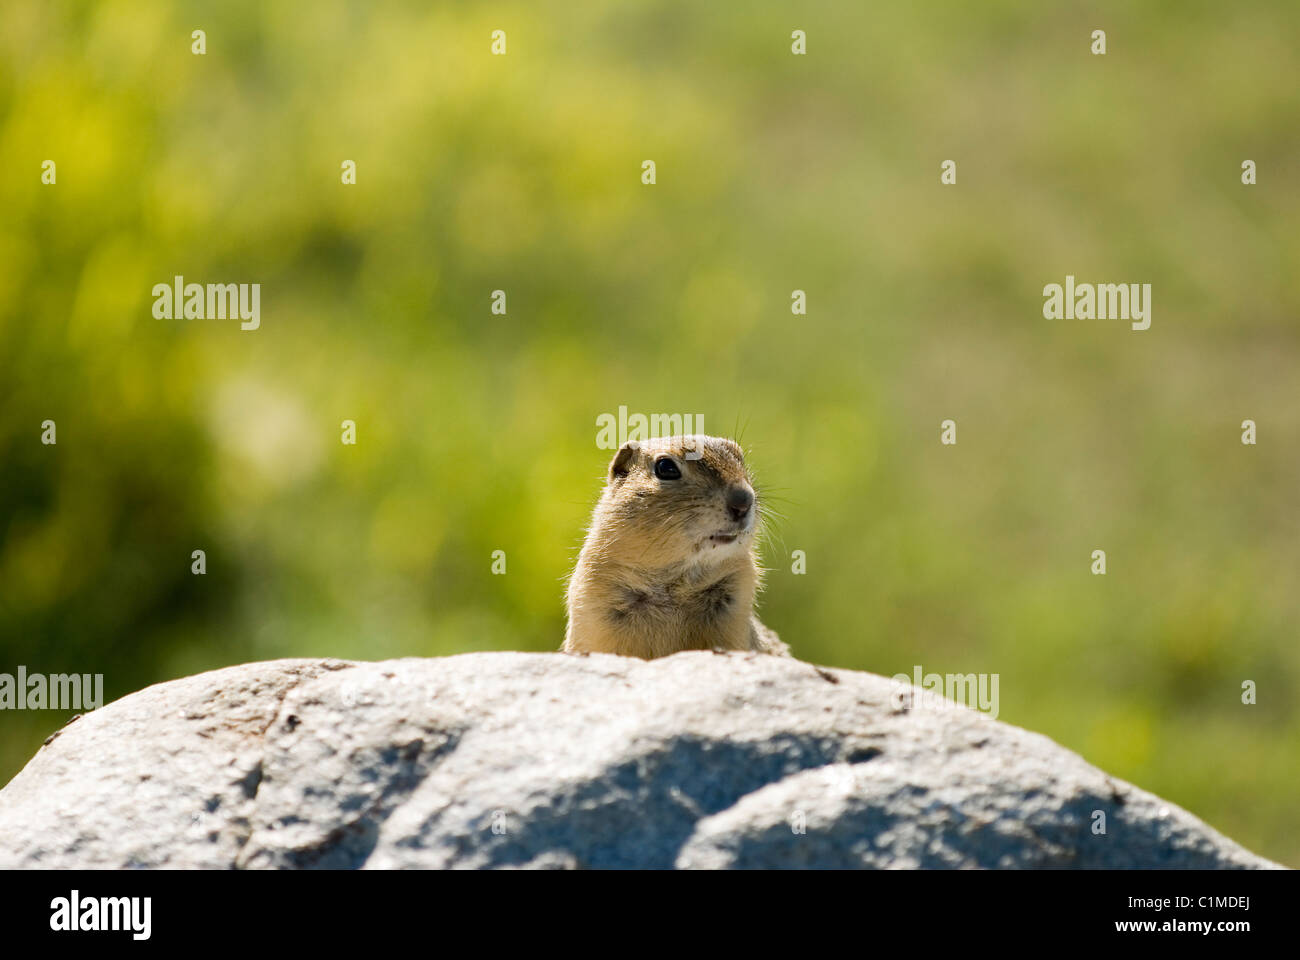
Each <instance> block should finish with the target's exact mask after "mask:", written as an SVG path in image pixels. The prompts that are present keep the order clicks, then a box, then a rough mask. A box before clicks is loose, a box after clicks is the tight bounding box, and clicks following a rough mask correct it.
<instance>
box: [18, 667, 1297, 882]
mask: <svg viewBox="0 0 1300 960" xmlns="http://www.w3.org/2000/svg"><path fill="white" fill-rule="evenodd" d="M1097 811H1100V812H1101V813H1103V814H1104V815H1105V824H1106V832H1105V834H1104V835H1099V834H1094V833H1093V824H1094V820H1095V817H1096V812H1097ZM673 866H677V867H695V868H718V867H1239V868H1249V867H1273V866H1276V864H1272V863H1270V862H1268V861H1266V860H1263V859H1261V858H1259V857H1257V856H1255V855H1254V854H1251V853H1250V852H1248V851H1246V850H1244V849H1243V848H1241V847H1240V846H1238V845H1237V844H1235V843H1233V842H1232V841H1231V840H1228V839H1227V838H1225V837H1223V836H1221V835H1220V834H1218V833H1216V832H1215V831H1214V830H1212V829H1211V828H1209V827H1207V826H1206V825H1205V824H1204V823H1202V822H1201V821H1200V820H1198V819H1196V818H1195V817H1193V816H1192V815H1191V814H1189V813H1187V812H1186V811H1184V810H1181V809H1179V808H1178V807H1175V806H1174V805H1173V804H1169V803H1165V802H1164V801H1162V800H1160V799H1159V798H1157V797H1154V796H1152V795H1151V794H1149V793H1146V792H1144V791H1142V790H1138V789H1137V788H1135V787H1133V786H1130V785H1129V784H1127V783H1124V782H1122V781H1120V780H1116V779H1114V778H1112V777H1108V776H1107V775H1106V774H1104V773H1102V772H1101V771H1100V770H1097V769H1096V768H1095V767H1092V766H1089V765H1088V764H1087V763H1085V762H1084V761H1083V760H1082V759H1081V758H1079V757H1078V756H1077V755H1075V754H1073V753H1071V752H1069V751H1068V750H1065V749H1063V748H1061V747H1059V746H1057V745H1056V744H1054V743H1053V742H1052V741H1050V740H1048V739H1047V738H1045V737H1042V736H1039V735H1037V734H1032V733H1028V732H1026V731H1023V730H1020V729H1018V728H1016V727H1012V726H1008V725H1006V724H1003V723H998V722H997V721H994V720H990V719H988V718H987V717H985V716H983V715H981V714H978V713H975V712H973V711H970V710H967V709H965V708H946V709H939V708H936V707H935V706H934V705H933V704H932V703H930V702H928V700H927V699H924V698H921V697H919V696H913V692H912V691H911V688H900V687H898V686H897V685H895V684H894V683H893V682H892V681H889V680H886V679H884V678H882V677H877V676H874V675H871V674H865V673H857V672H853V671H847V670H828V669H823V668H818V667H814V666H811V665H809V664H807V663H802V662H799V661H797V660H789V659H785V658H778V657H768V656H762V655H759V654H752V653H731V654H713V653H683V654H678V655H677V656H673V657H669V658H666V659H664V660H658V661H653V662H650V663H646V662H643V661H640V660H633V659H625V658H620V657H614V656H603V655H595V656H590V657H572V656H565V655H562V654H526V653H472V654H465V655H462V656H457V657H448V658H444V659H437V660H415V659H409V660H393V661H387V662H384V663H346V662H341V661H314V660H279V661H273V662H269V663H251V664H244V665H242V666H238V667H231V668H228V669H225V670H217V671H214V672H212V673H205V674H201V675H199V676H196V677H189V678H186V679H184V680H177V681H174V682H171V683H164V684H159V685H157V686H154V687H149V688H148V689H146V690H142V691H140V692H139V693H135V694H132V695H131V696H128V697H125V698H123V699H121V700H119V701H117V702H115V703H112V704H109V705H108V706H106V707H104V708H102V709H100V710H97V711H95V712H94V713H91V714H89V715H88V716H86V717H83V718H82V719H80V720H78V721H77V722H76V723H74V724H71V725H70V726H68V727H66V728H65V729H64V730H63V731H61V732H60V734H59V735H58V736H56V737H55V738H54V739H52V740H51V741H50V742H49V743H48V744H47V745H46V746H45V747H43V748H42V749H41V750H40V752H39V753H37V755H36V756H35V757H34V758H33V759H32V760H31V762H30V763H28V764H27V766H26V767H25V768H24V769H23V771H22V772H21V773H19V774H18V776H16V777H15V778H14V779H13V780H12V781H11V782H10V783H9V785H8V786H6V787H5V788H4V790H2V791H0V868H3V867H209V868H212V867H221V868H229V867H246V868H307V867H329V868H339V867H348V868H350V867H367V868H394V867H673Z"/></svg>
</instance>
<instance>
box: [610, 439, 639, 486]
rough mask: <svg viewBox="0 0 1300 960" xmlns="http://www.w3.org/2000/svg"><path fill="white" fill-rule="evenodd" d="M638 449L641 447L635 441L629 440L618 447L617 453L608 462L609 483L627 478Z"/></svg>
mask: <svg viewBox="0 0 1300 960" xmlns="http://www.w3.org/2000/svg"><path fill="white" fill-rule="evenodd" d="M640 449H641V447H640V446H639V445H638V444H637V442H636V441H635V440H629V441H628V442H627V443H625V444H623V446H621V447H619V449H618V453H616V454H614V459H613V460H611V461H610V462H609V479H610V481H611V482H613V481H614V480H622V479H623V478H624V477H626V476H627V474H628V471H629V470H631V469H632V459H633V458H634V457H635V456H636V455H637V451H638V450H640Z"/></svg>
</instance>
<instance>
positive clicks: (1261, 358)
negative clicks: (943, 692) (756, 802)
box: [0, 0, 1300, 866]
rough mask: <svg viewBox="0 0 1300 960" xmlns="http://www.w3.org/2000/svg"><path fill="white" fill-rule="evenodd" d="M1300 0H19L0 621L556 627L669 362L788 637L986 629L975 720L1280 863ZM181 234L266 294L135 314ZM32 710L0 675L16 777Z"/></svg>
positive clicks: (141, 662) (850, 649) (829, 653)
mask: <svg viewBox="0 0 1300 960" xmlns="http://www.w3.org/2000/svg"><path fill="white" fill-rule="evenodd" d="M431 8H433V9H431ZM200 28H201V29H204V30H205V31H206V34H207V53H206V54H205V55H203V56H195V55H193V54H192V53H191V52H190V44H191V40H190V34H191V31H192V30H194V29H200ZM795 28H800V29H803V30H805V31H807V35H808V54H807V55H806V56H793V55H791V52H790V32H791V30H793V29H795ZM1096 28H1102V29H1105V30H1106V31H1107V34H1108V48H1109V52H1108V53H1107V54H1106V55H1105V56H1104V57H1098V56H1093V55H1091V54H1090V53H1089V49H1088V48H1089V44H1090V38H1089V35H1090V33H1091V31H1092V30H1093V29H1096ZM495 29H503V30H505V31H506V32H507V36H508V53H507V55H506V56H504V57H495V56H491V55H490V54H489V46H490V34H491V31H492V30H495ZM1298 29H1300V5H1297V4H1295V3H1293V2H1288V0H1276V2H1271V3H1262V2H1242V3H1235V4H1222V3H1211V2H1208V0H1202V2H1173V0H1168V2H1153V3H1144V4H1132V3H1120V2H1108V3H1102V4H1090V5H1086V6H1085V5H1076V4H1044V3H1036V2H1030V0H1024V2H1019V3H1011V2H985V3H978V4H973V3H965V2H957V0H951V2H942V3H916V4H909V3H896V4H895V3H885V4H851V3H812V4H806V5H801V6H799V7H798V8H797V11H796V8H794V7H791V6H790V5H788V4H777V3H770V2H760V3H747V4H743V5H732V4H712V3H698V2H690V3H688V2H670V3H649V2H642V0H636V2H621V3H615V2H613V0H610V2H608V3H594V2H581V0H580V2H576V3H568V2H565V3H560V2H548V3H514V4H506V5H501V4H493V5H460V4H452V5H447V4H439V5H430V4H424V3H417V2H410V3H396V2H386V3H379V4H371V3H360V2H358V3H338V2H324V0H312V2H306V0H302V2H298V3H289V2H283V3H281V2H276V3H262V2H259V0H242V2H222V3H211V4H207V3H204V4H200V3H193V4H190V3H172V4H168V3H162V2H159V3H149V4H138V3H131V2H104V3H94V4H89V3H75V2H65V3H36V2H30V3H16V4H9V3H7V4H4V5H3V6H2V7H0V170H2V171H3V176H2V177H0V671H9V672H12V671H13V670H14V669H15V668H16V666H17V665H18V664H24V665H26V666H27V667H28V669H29V670H32V671H36V670H40V671H44V672H47V673H54V672H63V671H77V672H102V673H103V674H104V675H105V694H106V697H107V698H108V699H110V700H111V699H114V698H116V697H119V696H122V695H125V694H127V693H129V692H131V691H133V690H135V689H138V688H139V687H141V686H143V685H145V684H148V683H151V682H155V681H159V680H165V679H168V678H172V677H176V676H180V675H183V674H188V673H193V672H196V671H200V670H205V669H209V668H213V667H219V666H224V665H228V664H232V663H237V662H241V661H245V660H251V659H264V658H272V657H285V656H327V655H328V656H337V657H348V658H357V659H381V658H385V657H396V656H439V655H445V654H453V653H459V652H464V651H470V650H487V649H527V650H551V649H555V648H556V647H557V646H558V645H559V643H560V641H561V639H562V635H563V604H562V592H563V581H564V578H565V576H566V573H567V571H568V568H569V565H570V563H571V562H572V559H573V557H574V556H575V554H576V550H577V547H578V545H579V543H580V539H581V536H582V531H583V525H584V523H585V521H586V519H587V516H588V512H589V509H590V505H591V504H592V502H593V501H594V499H595V497H596V495H597V491H598V485H599V482H600V478H601V477H602V475H603V473H604V470H605V466H606V463H607V460H608V453H607V452H605V451H602V450H598V449H597V448H596V446H595V434H596V417H597V416H598V415H599V414H601V413H607V412H614V411H617V409H618V407H619V405H620V404H626V405H627V406H628V408H629V409H630V410H633V411H641V412H646V413H652V412H677V413H696V414H701V415H703V417H704V418H705V424H706V426H707V427H708V429H709V430H710V432H717V433H730V432H732V427H733V426H734V425H737V424H739V425H743V428H744V429H743V436H742V439H743V441H744V443H745V445H746V447H747V448H748V449H749V450H750V451H751V459H752V462H753V463H754V464H755V465H756V467H757V469H758V470H759V472H760V481H761V482H762V483H763V485H764V486H765V487H766V489H767V491H768V492H769V494H770V495H771V499H770V501H769V502H770V504H771V506H773V507H774V508H775V509H776V510H778V511H779V512H780V513H781V514H782V517H781V519H780V520H779V522H778V523H777V525H776V526H775V528H774V530H773V531H772V534H773V535H772V537H771V542H770V545H769V550H768V556H767V561H768V564H769V565H770V566H771V567H772V568H773V570H772V573H771V574H770V575H769V578H768V589H767V593H766V596H765V600H764V606H763V619H764V620H765V621H766V622H767V623H769V624H770V625H771V626H772V627H773V628H775V629H776V630H777V631H779V633H780V634H781V636H782V637H783V638H784V639H786V640H788V641H789V642H790V643H791V644H792V646H793V647H794V648H795V650H796V652H797V653H798V654H799V655H800V656H802V657H804V658H806V659H809V660H813V661H817V662H821V663H827V664H833V665H837V666H842V667H850V668H858V669H866V670H871V671H874V672H877V673H883V674H886V675H890V674H894V673H897V672H907V673H910V672H911V671H912V669H913V666H914V665H916V664H920V665H922V666H923V667H924V669H925V670H927V671H937V672H968V671H969V672H988V673H998V674H1000V677H1001V685H1000V695H1001V704H1000V706H1001V712H1000V719H1002V720H1006V721H1008V722H1011V723H1015V724H1019V725H1022V726H1024V727H1028V728H1030V729H1033V730H1037V731H1041V732H1043V733H1045V734H1047V735H1048V736H1050V737H1052V738H1053V739H1055V740H1057V741H1059V742H1060V743H1062V744H1065V745H1066V746H1068V747H1071V748H1073V749H1075V750H1077V751H1079V752H1080V753H1082V754H1083V755H1084V756H1085V757H1086V758H1087V759H1088V760H1090V761H1092V762H1093V763H1096V764H1098V765H1099V766H1101V767H1103V768H1104V769H1106V770H1108V771H1109V772H1111V773H1113V774H1115V775H1117V776H1120V777H1123V778H1125V779H1128V780H1131V781H1133V782H1135V783H1137V784H1138V785H1140V786H1142V787H1144V788H1147V789H1150V790H1152V791H1154V792H1157V793H1159V794H1161V795H1163V796H1165V797H1168V798H1169V799H1171V800H1173V801H1175V802H1177V803H1179V804H1181V805H1183V806H1185V807H1187V808H1188V809H1190V810H1191V811H1193V812H1195V813H1196V814H1198V815H1200V816H1201V817H1203V818H1204V819H1205V820H1207V821H1208V822H1209V823H1210V824H1212V825H1213V826H1215V827H1217V828H1219V829H1221V830H1223V831H1224V832H1226V833H1227V834H1229V835H1230V836H1232V837H1233V838H1235V839H1237V840H1239V841H1241V842H1242V843H1244V844H1246V845H1247V846H1249V847H1251V848H1253V849H1255V850H1256V851H1258V852H1259V853H1261V854H1264V855H1267V856H1271V857H1273V858H1275V859H1279V860H1281V861H1283V862H1286V863H1288V864H1291V865H1293V866H1300V830H1297V826H1300V819H1298V818H1300V814H1298V813H1297V809H1296V806H1295V798H1296V795H1297V787H1298V786H1300V748H1298V747H1300V712H1298V711H1297V709H1296V692H1297V690H1298V689H1300V644H1298V643H1297V639H1298V638H1297V627H1298V626H1300V589H1297V574H1298V573H1300V510H1297V506H1296V500H1295V497H1296V491H1297V486H1298V483H1297V478H1298V477H1300V403H1297V392H1296V373H1295V371H1296V369H1297V365H1300V271H1297V270H1296V264H1297V262H1300V233H1298V232H1297V230H1296V227H1295V225H1296V223H1297V222H1300V189H1298V186H1300V162H1298V161H1297V158H1298V157H1300V85H1298V84H1297V83H1296V82H1295V80H1296V77H1297V76H1300V48H1297V47H1296V45H1295V44H1294V43H1293V42H1292V40H1293V38H1294V37H1295V36H1296V35H1297V30H1298ZM46 159H53V160H54V161H55V162H56V163H57V184H56V185H53V186H48V185H43V184H42V183H41V182H40V174H41V164H42V162H43V161H44V160H46ZM349 159H350V160H355V161H356V164H357V183H356V185H355V186H344V185H342V184H341V183H340V164H341V163H342V161H344V160H349ZM646 159H653V160H655V161H656V163H657V168H658V169H657V180H658V182H657V183H656V184H655V185H654V186H643V185H642V184H641V182H640V173H641V163H642V161H643V160H646ZM946 159H952V160H955V161H956V162H957V178H958V182H957V185H956V186H942V185H941V184H940V182H939V174H940V163H941V162H942V161H943V160H946ZM1245 159H1251V160H1254V161H1255V162H1256V163H1257V164H1258V170H1259V183H1258V185H1256V186H1249V187H1248V186H1243V185H1242V184H1241V182H1240V169H1241V163H1242V161H1243V160H1245ZM176 274H183V275H184V276H185V277H186V278H187V279H192V280H195V281H198V282H223V283H224V282H246V283H253V282H256V283H260V284H261V285H262V300H261V312H262V322H261V328H260V329H259V330H257V331H255V332H242V331H241V330H240V329H239V324H238V322H237V321H220V320H184V319H179V320H157V319H154V317H153V315H152V312H151V307H152V295H151V292H150V291H151V288H152V286H153V285H154V284H155V283H168V282H170V281H171V278H172V277H173V276H174V275H176ZM1066 274H1072V275H1075V276H1077V277H1078V278H1080V279H1081V280H1086V281H1095V282H1134V283H1138V282H1141V283H1150V284H1152V286H1153V315H1152V325H1151V329H1149V330H1147V331H1144V332H1134V331H1131V330H1130V329H1129V328H1128V324H1127V323H1126V322H1124V321H1115V320H1106V321H1100V320H1091V321H1089V320H1073V321H1066V320H1052V321H1048V320H1045V319H1044V318H1043V316H1042V304H1043V299H1042V288H1043V286H1044V285H1045V284H1047V283H1052V282H1055V283H1060V282H1062V280H1063V278H1064V277H1065V275H1066ZM494 289H503V290H505V291H506V292H507V295H508V311H509V312H508V314H507V315H506V316H494V315H492V314H491V313H490V311H489V303H490V295H491V291H493V290H494ZM795 289H802V290H806V291H807V292H808V315H807V316H794V315H792V314H791V311H790V297H791V291H792V290H795ZM347 418H350V419H354V420H355V421H356V423H357V435H358V443H357V445H356V446H355V447H351V446H343V445H342V444H340V442H339V436H340V422H341V421H342V420H344V419H347ZM946 418H953V419H955V420H956V421H957V423H958V431H959V432H958V441H959V442H958V444H957V445H956V446H953V447H945V446H941V445H940V443H939V424H940V422H941V421H942V420H944V419H946ZM1246 418H1252V419H1254V420H1256V421H1257V422H1258V424H1259V443H1258V445H1257V446H1253V447H1251V446H1243V445H1242V444H1241V443H1240V440H1239V435H1240V424H1241V421H1242V420H1243V419H1246ZM46 419H53V420H55V421H56V422H57V425H58V443H57V445H56V446H44V445H42V444H41V443H40V440H39V437H40V424H41V422H42V421H43V420H46ZM200 548H201V549H204V550H206V552H207V571H208V572H207V574H206V576H202V577H199V576H194V575H192V574H191V573H190V563H191V560H190V555H191V551H193V550H195V549H200ZM1098 548H1100V549H1104V550H1106V552H1107V560H1108V570H1109V572H1108V574H1107V575H1106V576H1104V577H1100V576H1092V575H1091V574H1090V572H1089V566H1090V563H1091V558H1090V554H1091V552H1092V551H1093V550H1094V549H1098ZM498 549H500V550H504V551H506V554H507V557H508V573H507V574H506V575H505V576H492V575H490V572H489V570H490V563H491V560H490V556H491V553H492V551H494V550H498ZM795 549H800V550H804V551H806V552H807V557H808V572H807V574H806V575H805V576H795V575H792V574H791V572H790V561H789V555H790V551H792V550H795ZM1244 680H1254V681H1255V682H1256V683H1257V684H1258V686H1259V694H1258V699H1259V702H1258V704H1257V705H1256V706H1250V707H1247V706H1243V705H1242V704H1241V702H1240V695H1241V684H1242V682H1243V681H1244ZM64 719H65V716H64V715H62V714H56V713H52V712H45V713H37V714H34V713H10V714H8V715H0V781H4V780H7V779H8V778H9V777H10V776H11V775H12V774H13V773H14V772H16V771H17V770H18V769H19V768H20V766H21V765H22V763H23V762H25V760H26V758H27V757H29V756H30V755H31V754H32V752H33V751H34V750H35V749H36V747H37V746H39V744H40V742H41V740H42V739H43V738H44V737H45V736H46V735H48V734H49V733H50V732H51V731H52V730H53V729H54V728H56V727H58V726H59V725H60V724H61V723H62V722H63V720H64ZM1114 842H1123V841H1122V838H1120V837H1115V838H1114Z"/></svg>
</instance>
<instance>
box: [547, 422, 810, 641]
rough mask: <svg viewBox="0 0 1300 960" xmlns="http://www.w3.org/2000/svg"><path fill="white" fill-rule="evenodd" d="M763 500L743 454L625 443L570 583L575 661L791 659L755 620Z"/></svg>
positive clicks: (697, 443)
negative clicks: (610, 656)
mask: <svg viewBox="0 0 1300 960" xmlns="http://www.w3.org/2000/svg"><path fill="white" fill-rule="evenodd" d="M758 514H759V509H758V500H757V497H756V496H755V493H754V487H753V484H752V483H751V482H750V478H749V472H748V471H747V470H746V469H745V460H744V453H743V451H742V450H741V449H740V446H739V444H737V443H735V442H734V441H732V440H723V439H719V438H718V437H706V436H700V435H696V436H689V437H667V438H663V439H657V440H645V441H640V442H637V441H633V442H630V443H625V444H624V445H623V446H622V447H621V448H620V449H619V451H618V453H616V454H615V455H614V459H613V461H612V462H611V463H610V465H609V477H608V479H607V482H606V485H605V490H604V492H603V493H602V495H601V498H600V502H599V503H597V504H596V510H595V513H594V514H593V515H592V518H591V526H590V527H588V529H587V539H586V542H585V543H583V545H582V552H581V553H580V554H579V555H578V563H577V565H576V566H575V567H574V570H573V575H572V576H571V577H570V578H569V589H568V608H569V627H568V630H567V632H566V633H565V637H564V648H563V649H564V650H565V651H566V652H568V653H618V654H622V655H624V656H634V657H641V658H643V659H646V660H649V659H653V658H654V657H663V656H667V655H668V654H671V653H677V652H678V651H681V650H711V649H715V648H721V649H724V650H757V651H760V652H762V653H772V654H778V655H782V656H789V653H790V649H789V647H787V646H786V645H785V644H784V643H782V642H781V640H780V639H779V638H778V637H777V635H776V634H775V633H774V632H772V631H771V630H769V629H768V628H767V627H765V626H763V624H761V623H760V622H759V621H758V618H757V617H755V616H754V613H753V609H754V595H755V593H757V591H758V588H759V584H760V580H761V577H762V571H761V570H760V568H759V566H758V561H757V558H756V551H755V546H754V539H755V533H756V531H757V529H758V524H759V516H758Z"/></svg>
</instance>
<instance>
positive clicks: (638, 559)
mask: <svg viewBox="0 0 1300 960" xmlns="http://www.w3.org/2000/svg"><path fill="white" fill-rule="evenodd" d="M758 513H759V509H758V497H757V495H756V494H755V492H754V485H753V482H752V480H751V479H750V475H749V471H748V469H747V468H746V467H745V456H744V451H743V450H741V448H740V445H739V444H737V443H736V442H735V441H734V440H727V439H723V438H720V437H708V436H704V435H701V434H694V435H691V436H681V437H664V438H659V439H654V440H640V441H630V442H628V443H625V444H623V446H622V447H621V448H619V451H618V453H616V454H615V455H614V459H613V460H612V461H610V465H609V476H608V479H607V481H606V485H605V491H604V493H603V494H602V496H601V499H600V505H599V506H598V507H597V510H596V524H595V527H594V528H593V532H595V533H597V534H598V535H599V536H600V538H601V540H602V544H601V545H602V548H603V550H602V552H603V553H604V554H605V555H606V556H607V557H609V558H611V559H617V560H619V561H621V562H625V563H630V564H634V565H636V566H643V567H658V566H669V565H672V564H678V563H683V562H686V563H693V564H699V565H711V564H713V563H719V562H723V561H726V560H734V559H737V558H740V557H748V556H750V554H751V551H752V549H753V542H754V534H755V532H756V530H757V528H758Z"/></svg>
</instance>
